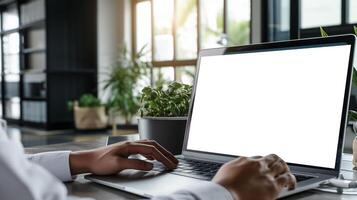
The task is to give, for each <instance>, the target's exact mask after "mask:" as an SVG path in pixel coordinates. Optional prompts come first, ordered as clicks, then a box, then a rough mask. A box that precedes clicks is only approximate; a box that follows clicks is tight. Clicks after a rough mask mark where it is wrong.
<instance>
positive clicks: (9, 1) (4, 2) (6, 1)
mask: <svg viewBox="0 0 357 200" xmlns="http://www.w3.org/2000/svg"><path fill="white" fill-rule="evenodd" d="M13 3H16V0H2V1H1V2H0V6H6V5H9V4H13Z"/></svg>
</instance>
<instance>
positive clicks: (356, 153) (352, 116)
mask: <svg viewBox="0 0 357 200" xmlns="http://www.w3.org/2000/svg"><path fill="white" fill-rule="evenodd" d="M353 30H354V33H355V35H356V36H357V27H356V26H354V27H353ZM320 33H321V36H322V37H328V34H327V32H326V31H325V30H324V29H323V28H322V27H320ZM355 67H357V66H354V67H353V72H352V85H353V86H356V87H357V70H356V68H355ZM348 121H349V122H351V123H352V130H353V133H355V134H356V135H357V112H356V111H354V110H349V112H348ZM346 136H348V137H351V136H349V135H346ZM352 137H353V136H352ZM346 141H347V140H346ZM348 145H350V144H348ZM346 146H347V145H346ZM352 150H353V161H352V162H353V165H354V166H355V167H357V136H356V137H355V138H354V140H353V142H352Z"/></svg>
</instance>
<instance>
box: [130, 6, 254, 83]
mask: <svg viewBox="0 0 357 200" xmlns="http://www.w3.org/2000/svg"><path fill="white" fill-rule="evenodd" d="M146 1H150V2H151V4H150V5H151V17H150V20H151V64H152V69H151V70H150V73H151V77H150V80H151V85H153V68H161V67H173V68H174V79H175V81H176V78H177V75H176V73H177V72H176V70H177V68H178V67H187V66H193V67H194V68H196V63H197V57H198V54H199V51H200V50H201V38H200V36H201V1H203V0H196V9H197V17H196V25H197V27H196V31H197V38H196V45H197V49H196V50H197V55H196V58H194V59H177V48H176V47H177V46H176V44H177V41H176V40H177V38H176V29H175V26H174V24H175V15H176V13H175V12H176V6H177V3H176V2H177V1H178V0H173V1H174V9H173V10H174V13H173V16H174V17H173V22H172V24H173V26H172V27H173V28H172V35H173V59H172V60H164V61H156V60H155V59H154V57H155V42H154V36H155V35H154V34H155V33H154V27H155V24H154V23H155V22H154V12H153V10H154V9H153V7H154V5H153V0H132V1H131V49H132V53H133V54H135V52H136V50H137V44H136V41H137V30H136V25H137V24H136V16H137V15H136V5H137V4H138V3H141V2H146ZM227 4H228V0H223V32H222V34H227V31H228V28H227V26H228V23H227V22H228V8H227ZM249 29H250V32H249V43H252V0H250V21H249Z"/></svg>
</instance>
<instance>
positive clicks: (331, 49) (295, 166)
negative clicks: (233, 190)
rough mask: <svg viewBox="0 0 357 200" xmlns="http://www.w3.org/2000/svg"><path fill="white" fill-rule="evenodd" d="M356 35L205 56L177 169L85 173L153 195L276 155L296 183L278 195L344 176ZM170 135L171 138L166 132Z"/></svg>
mask: <svg viewBox="0 0 357 200" xmlns="http://www.w3.org/2000/svg"><path fill="white" fill-rule="evenodd" d="M355 40H356V38H355V36H353V35H343V36H335V37H327V38H316V39H304V40H294V41H284V42H276V43H266V44H256V45H247V46H237V47H226V48H215V49H205V50H202V51H200V53H199V57H198V62H197V72H196V77H195V83H194V88H193V95H192V100H191V105H190V111H189V115H188V121H187V127H186V132H185V139H184V145H183V150H182V154H181V155H178V156H177V158H178V159H179V161H180V163H179V166H178V168H177V169H176V170H173V171H167V170H165V169H163V168H162V166H160V164H155V167H154V169H153V170H152V171H148V172H147V171H137V170H124V171H123V172H121V173H119V174H118V175H115V176H96V175H89V176H86V178H87V179H89V180H92V181H93V182H96V183H99V184H103V185H106V186H109V187H113V188H117V189H120V190H124V191H127V192H131V193H134V194H137V195H140V196H144V197H152V196H155V195H161V194H170V193H171V192H173V191H175V190H177V189H180V188H182V187H187V186H188V185H197V184H200V183H202V181H209V180H210V179H212V177H213V176H214V174H215V172H216V171H217V170H218V169H219V167H220V166H221V165H222V164H223V163H225V162H227V161H229V160H232V159H235V158H237V157H239V156H256V155H268V154H271V153H275V154H277V155H279V156H280V157H281V158H282V159H284V160H285V161H286V162H287V163H288V165H289V167H290V169H291V171H292V172H293V174H294V175H295V176H296V178H297V180H298V183H297V188H296V189H295V190H292V191H287V190H286V191H283V192H282V193H281V194H280V196H279V197H285V196H288V195H291V194H294V193H298V192H301V191H305V190H308V189H311V188H315V187H318V185H319V183H321V182H322V181H325V180H328V179H331V178H335V177H337V176H338V175H339V171H340V163H341V153H342V149H343V146H342V144H343V142H344V141H343V140H344V133H345V127H346V122H347V111H348V106H349V96H350V87H351V77H352V68H353V67H352V66H357V65H356V62H355V60H354V54H355V52H356V51H355ZM168 134H169V133H168Z"/></svg>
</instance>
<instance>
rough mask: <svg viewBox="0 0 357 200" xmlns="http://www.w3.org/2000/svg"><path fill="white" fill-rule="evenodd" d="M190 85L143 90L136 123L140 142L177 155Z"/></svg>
mask: <svg viewBox="0 0 357 200" xmlns="http://www.w3.org/2000/svg"><path fill="white" fill-rule="evenodd" d="M191 93H192V86H189V85H186V84H182V83H178V82H172V83H170V84H169V85H168V86H167V87H163V86H158V87H156V88H154V87H145V88H144V89H143V90H142V93H141V98H140V102H141V107H140V116H141V118H139V121H138V126H139V134H140V138H142V139H153V140H156V141H158V142H159V143H160V144H161V145H163V146H164V147H165V148H167V149H168V150H169V151H170V152H171V153H173V154H179V153H181V150H182V144H183V139H184V134H185V128H186V122H187V114H188V110H189V105H190V99H191Z"/></svg>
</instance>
